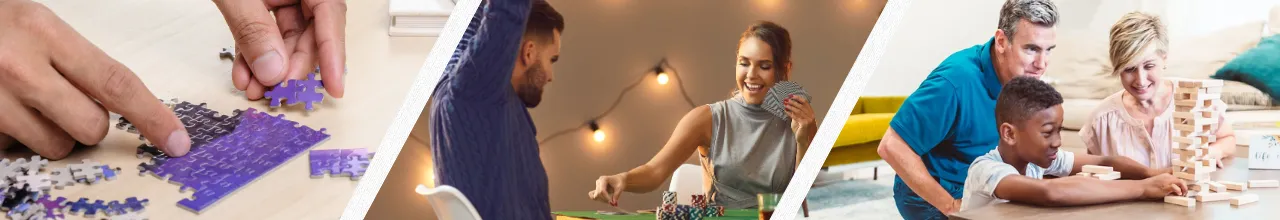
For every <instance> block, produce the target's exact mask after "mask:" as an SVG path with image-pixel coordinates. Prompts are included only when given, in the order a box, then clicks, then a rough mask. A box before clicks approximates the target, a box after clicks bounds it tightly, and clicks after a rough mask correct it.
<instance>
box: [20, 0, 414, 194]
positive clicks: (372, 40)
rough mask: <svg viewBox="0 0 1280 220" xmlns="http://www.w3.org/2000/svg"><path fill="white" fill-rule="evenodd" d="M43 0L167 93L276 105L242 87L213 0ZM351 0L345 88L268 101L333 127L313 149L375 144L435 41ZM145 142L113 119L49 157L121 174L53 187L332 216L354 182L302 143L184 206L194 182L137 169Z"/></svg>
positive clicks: (382, 4)
mask: <svg viewBox="0 0 1280 220" xmlns="http://www.w3.org/2000/svg"><path fill="white" fill-rule="evenodd" d="M40 2H42V3H44V4H46V5H47V6H48V7H49V8H51V9H52V10H53V11H54V12H55V13H57V14H58V15H59V16H60V17H62V18H63V19H64V20H66V21H67V22H68V23H70V24H71V26H73V27H75V28H76V29H77V30H78V31H80V33H81V34H82V35H84V36H85V37H86V38H88V39H89V40H90V41H92V42H94V43H95V44H97V45H98V46H99V47H101V48H102V49H103V50H105V51H106V52H107V53H108V54H110V55H111V56H112V57H114V58H116V59H117V60H119V61H120V62H122V63H124V64H125V65H127V66H129V67H130V68H131V69H132V70H133V71H134V72H137V73H138V75H139V77H140V78H142V80H143V82H144V83H146V84H147V86H148V87H149V88H150V89H151V91H152V92H153V93H155V94H156V96H157V97H159V98H162V99H169V98H179V99H182V100H185V101H191V102H196V103H198V102H206V103H208V104H209V108H211V109H214V110H217V111H220V112H224V113H227V114H230V112H231V111H232V110H234V109H246V108H249V107H253V108H256V109H259V110H264V109H268V108H267V106H266V102H265V101H256V102H250V101H247V100H245V99H244V98H243V96H242V95H240V94H237V93H236V92H234V90H235V89H234V87H233V86H232V83H231V80H230V78H231V77H230V70H231V62H230V61H228V60H222V59H219V58H218V51H220V50H221V49H222V48H223V47H231V46H233V45H234V41H233V38H232V36H231V33H230V31H229V29H228V28H227V25H226V23H225V20H223V18H222V16H221V13H219V12H218V10H217V7H216V6H215V5H214V4H213V3H212V2H210V1H192V0H179V1H173V0H111V1H80V0H47V1H40ZM347 4H348V11H347V59H348V60H347V64H348V69H349V74H348V75H347V77H348V78H347V80H346V83H347V84H346V86H347V87H346V97H345V98H343V99H341V100H335V99H332V98H331V97H326V100H325V102H324V103H323V104H321V105H318V106H317V107H316V108H317V110H316V111H314V112H310V113H305V114H304V110H302V108H301V106H296V107H291V108H287V109H277V110H274V111H268V112H269V113H270V114H273V115H274V114H285V115H286V119H290V120H294V121H298V122H300V123H301V124H303V125H307V126H310V127H313V128H326V129H327V131H328V133H329V134H330V135H331V136H332V137H330V138H329V140H328V141H325V142H323V143H322V144H320V145H318V146H316V147H315V148H313V149H331V148H368V149H370V150H374V149H375V148H377V145H378V143H379V142H380V141H381V139H382V137H383V136H384V134H385V133H386V129H387V127H388V126H389V125H390V124H391V121H392V120H393V119H394V117H395V113H396V112H397V111H398V110H399V108H400V105H401V103H402V100H403V99H404V97H405V96H406V93H407V92H408V91H409V89H410V88H409V87H410V85H411V83H412V81H413V79H414V78H415V77H416V76H417V73H418V69H419V68H420V67H421V65H422V62H423V60H424V59H425V58H426V55H427V53H428V52H429V51H430V50H429V48H430V47H431V45H432V44H434V41H435V38H390V37H388V36H387V27H388V20H389V16H387V2H386V0H361V1H348V2H347ZM112 124H113V125H114V121H113V122H112ZM139 144H140V142H139V141H138V140H137V135H134V134H130V133H126V132H124V131H120V130H116V129H115V128H112V129H111V131H110V133H108V135H107V137H106V139H105V140H103V141H102V142H101V143H100V144H99V145H98V146H97V147H91V148H86V149H78V150H76V151H74V152H73V153H72V154H71V156H69V157H67V158H66V159H63V160H60V161H53V162H51V163H50V164H49V165H50V166H49V167H50V168H53V167H63V166H65V165H66V164H68V163H73V162H79V161H80V160H81V159H85V158H91V159H93V160H97V161H99V162H102V163H105V164H109V165H112V166H118V167H121V168H123V169H124V172H125V173H124V174H123V175H121V176H120V177H118V178H117V179H116V180H113V181H105V182H100V183H98V184H95V185H83V184H79V185H75V186H72V187H69V188H65V189H61V190H56V189H55V190H53V191H52V192H51V194H53V195H55V196H64V197H67V198H68V199H70V200H73V201H74V200H77V199H79V198H81V197H87V198H90V199H91V200H90V201H92V200H94V199H101V200H105V201H112V200H124V198H127V197H139V198H146V199H150V204H149V205H148V206H147V209H146V212H145V213H146V215H147V216H150V217H151V219H334V218H337V217H338V216H339V215H341V214H342V212H343V209H344V207H345V206H346V205H347V201H348V200H349V199H350V197H351V195H352V191H354V189H355V186H356V181H352V180H351V179H349V178H322V179H312V178H310V177H309V169H308V163H307V156H306V155H305V154H306V153H305V152H304V153H303V154H302V155H299V156H297V157H295V158H293V159H292V160H290V161H289V162H287V163H285V164H284V165H282V166H280V167H279V168H277V169H276V170H275V171H272V172H270V173H267V174H266V175H263V176H262V177H261V178H259V179H257V180H256V181H254V182H253V183H251V184H249V185H247V186H245V187H243V188H241V189H240V190H239V191H237V192H235V193H233V194H231V195H230V196H227V197H225V198H223V199H222V200H221V201H219V202H218V203H216V204H214V205H213V206H211V207H209V208H207V209H205V210H204V212H203V213H201V214H198V215H197V214H195V213H192V212H190V211H187V210H184V209H182V208H179V207H178V206H177V201H178V200H181V199H183V198H184V197H190V195H192V192H179V188H178V186H176V185H174V184H169V183H166V182H164V181H161V180H159V179H158V178H156V177H154V176H151V175H145V176H139V175H137V173H138V168H137V165H138V164H139V163H141V162H144V160H143V159H139V158H137V157H136V156H135V153H134V152H135V149H136V147H137V146H138V145H139ZM28 155H29V154H28ZM28 155H23V154H21V153H6V155H4V156H5V157H7V158H16V157H25V156H28ZM102 216H103V215H102V214H99V215H98V216H95V217H97V218H101V217H102ZM68 218H69V219H77V218H80V217H73V216H71V215H68Z"/></svg>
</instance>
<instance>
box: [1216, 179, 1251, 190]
mask: <svg viewBox="0 0 1280 220" xmlns="http://www.w3.org/2000/svg"><path fill="white" fill-rule="evenodd" d="M1218 183H1219V184H1222V185H1223V186H1226V187H1227V189H1228V190H1235V191H1246V190H1249V185H1246V184H1244V183H1240V182H1232V181H1218Z"/></svg>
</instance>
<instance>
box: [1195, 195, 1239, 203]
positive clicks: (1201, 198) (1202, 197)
mask: <svg viewBox="0 0 1280 220" xmlns="http://www.w3.org/2000/svg"><path fill="white" fill-rule="evenodd" d="M1230 198H1231V193H1200V195H1198V196H1196V201H1200V202H1213V201H1222V200H1227V199H1230Z"/></svg>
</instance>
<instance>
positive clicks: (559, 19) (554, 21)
mask: <svg viewBox="0 0 1280 220" xmlns="http://www.w3.org/2000/svg"><path fill="white" fill-rule="evenodd" d="M555 32H564V16H561V15H560V12H557V11H556V8H554V7H551V3H547V1H534V2H533V8H532V10H531V11H529V22H528V23H526V24H525V28H524V36H525V37H529V36H533V37H534V39H536V40H537V41H538V42H548V41H550V40H551V37H552V36H554V35H555Z"/></svg>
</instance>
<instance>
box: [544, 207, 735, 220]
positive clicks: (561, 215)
mask: <svg viewBox="0 0 1280 220" xmlns="http://www.w3.org/2000/svg"><path fill="white" fill-rule="evenodd" d="M551 213H552V214H555V215H556V219H557V220H560V219H566V220H570V219H601V220H641V219H643V220H651V219H657V217H656V216H654V214H653V213H640V214H635V215H600V214H596V211H567V212H551ZM759 218H760V212H759V211H758V210H756V209H726V210H724V216H723V217H707V218H704V219H707V220H749V219H750V220H755V219H759Z"/></svg>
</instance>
